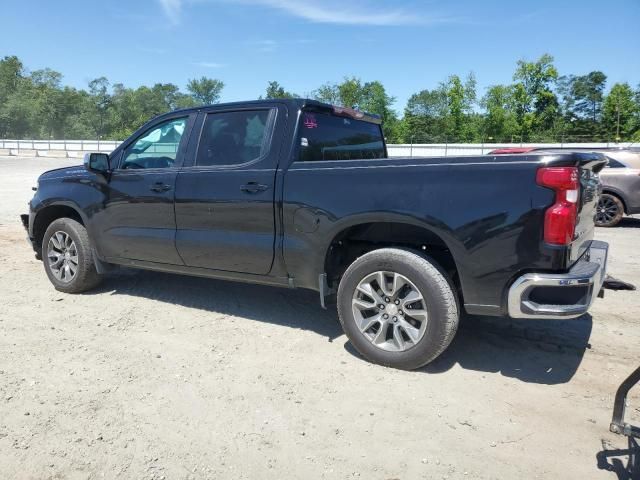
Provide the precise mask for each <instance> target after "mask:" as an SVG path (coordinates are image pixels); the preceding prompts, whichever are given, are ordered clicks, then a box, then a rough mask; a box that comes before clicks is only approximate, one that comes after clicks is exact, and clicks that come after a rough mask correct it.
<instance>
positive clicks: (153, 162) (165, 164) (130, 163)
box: [120, 117, 187, 169]
mask: <svg viewBox="0 0 640 480" xmlns="http://www.w3.org/2000/svg"><path fill="white" fill-rule="evenodd" d="M186 125H187V117H184V118H174V119H172V120H168V121H166V122H163V123H161V124H160V125H156V126H155V127H153V128H152V129H151V130H148V131H147V132H145V133H144V134H143V135H142V137H140V138H138V140H136V141H135V143H133V144H132V145H130V146H129V147H128V148H127V151H126V152H125V155H124V159H123V161H122V166H121V167H120V168H123V169H141V168H170V167H173V164H174V163H175V161H176V157H177V155H178V147H179V146H180V140H181V139H182V134H183V133H184V130H185V127H186Z"/></svg>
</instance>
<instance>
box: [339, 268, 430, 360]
mask: <svg viewBox="0 0 640 480" xmlns="http://www.w3.org/2000/svg"><path fill="white" fill-rule="evenodd" d="M351 303H352V311H353V316H354V319H355V321H356V324H357V326H358V328H359V329H360V332H361V333H362V334H363V335H364V337H365V338H367V339H368V340H369V341H370V342H371V343H372V344H373V345H375V346H376V347H378V348H380V349H382V350H387V351H392V352H403V351H406V350H409V349H410V348H411V347H413V346H415V345H416V344H417V343H418V342H419V341H420V340H421V339H422V337H423V336H424V334H425V331H426V328H427V321H428V315H427V310H426V304H425V301H424V296H423V295H422V293H421V292H420V290H419V289H418V287H416V285H415V284H414V283H413V282H411V280H409V279H408V278H407V277H405V276H404V275H401V274H399V273H396V272H388V271H386V272H385V271H378V272H374V273H371V274H369V275H367V276H366V277H364V278H363V279H362V280H361V281H360V283H358V286H357V287H356V290H355V292H354V294H353V298H352V302H351Z"/></svg>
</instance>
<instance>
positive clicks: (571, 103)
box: [0, 54, 640, 143]
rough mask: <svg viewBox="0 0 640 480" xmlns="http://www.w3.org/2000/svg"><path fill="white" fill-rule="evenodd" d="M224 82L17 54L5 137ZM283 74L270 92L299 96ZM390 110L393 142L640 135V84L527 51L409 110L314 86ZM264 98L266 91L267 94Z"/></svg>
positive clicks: (86, 129)
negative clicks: (29, 65)
mask: <svg viewBox="0 0 640 480" xmlns="http://www.w3.org/2000/svg"><path fill="white" fill-rule="evenodd" d="M223 89H224V82H223V81H221V80H219V79H213V78H206V77H202V78H196V79H191V80H189V81H188V83H187V86H186V92H183V91H181V90H180V88H179V87H178V86H176V85H174V84H171V83H156V84H155V85H153V86H150V87H149V86H141V87H138V88H128V87H126V86H124V85H123V84H121V83H115V84H110V83H109V81H108V79H107V78H105V77H100V78H96V79H94V80H91V81H90V82H89V83H88V85H87V88H86V89H77V88H73V87H70V86H67V85H63V83H62V74H61V73H59V72H56V71H54V70H51V69H48V68H45V69H42V70H34V71H28V70H27V69H26V68H25V66H24V65H23V63H22V62H21V61H20V59H19V58H18V57H16V56H6V57H4V58H3V59H2V60H0V138H12V139H21V138H34V139H48V138H52V139H63V138H67V139H73V138H101V139H112V140H122V139H124V138H126V137H127V136H129V135H130V134H131V133H132V132H133V131H134V130H136V129H137V128H138V127H139V126H140V125H142V124H143V123H144V122H145V121H147V120H148V119H149V118H151V117H153V116H154V115H157V114H160V113H164V112H167V111H170V110H174V109H177V108H185V107H193V106H198V105H208V104H213V103H218V102H219V101H220V97H221V93H222V91H223ZM297 96H298V95H296V94H295V93H292V92H289V91H287V90H286V89H285V88H284V87H283V86H282V85H280V83H279V82H277V81H271V82H269V83H268V85H267V88H266V91H265V93H264V98H293V97H297ZM305 96H306V97H311V98H315V99H317V100H320V101H324V102H328V103H332V104H336V105H342V106H349V107H355V108H358V109H360V110H363V111H366V112H369V113H375V114H378V115H380V116H382V118H383V121H384V131H385V136H386V137H387V141H388V142H389V143H444V142H449V143H458V142H473V143H479V142H485V143H489V142H527V141H529V142H534V141H535V142H547V141H550V142H559V141H564V142H570V141H572V142H575V141H638V140H640V84H638V85H637V86H636V87H635V89H634V88H633V87H632V86H631V85H629V84H628V83H615V84H613V85H611V87H610V88H609V89H607V76H606V75H605V74H604V73H603V72H600V71H593V72H589V73H587V74H584V75H560V74H559V73H558V70H557V68H556V67H555V65H554V60H553V57H552V56H551V55H549V54H544V55H542V56H541V57H540V58H539V59H537V60H535V61H525V60H519V61H518V62H517V64H516V68H515V71H514V74H513V78H512V83H509V84H499V85H491V86H490V87H488V88H487V89H486V91H485V92H484V95H482V96H480V95H479V94H478V91H477V86H476V79H475V76H474V75H473V73H469V74H468V75H467V76H465V77H460V76H458V75H451V76H449V77H448V78H446V79H445V80H444V81H442V82H440V83H439V84H438V85H437V86H436V87H435V88H432V89H428V88H427V89H424V90H422V91H420V92H417V93H414V94H413V95H411V97H410V98H409V100H408V102H407V105H406V106H405V108H404V110H403V112H402V115H398V113H397V112H396V111H395V110H394V108H393V105H394V103H395V97H393V96H391V95H389V93H388V92H387V90H386V89H385V87H384V85H383V84H382V83H381V82H379V81H363V80H361V79H359V78H357V77H347V78H345V79H344V80H343V81H341V82H338V83H326V84H324V85H321V86H319V87H318V88H317V89H316V90H314V91H312V92H310V93H308V94H306V95H305ZM261 98H263V97H261Z"/></svg>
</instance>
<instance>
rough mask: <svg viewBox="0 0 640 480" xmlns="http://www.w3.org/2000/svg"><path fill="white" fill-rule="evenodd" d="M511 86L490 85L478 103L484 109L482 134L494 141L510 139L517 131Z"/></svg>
mask: <svg viewBox="0 0 640 480" xmlns="http://www.w3.org/2000/svg"><path fill="white" fill-rule="evenodd" d="M513 90H514V89H513V87H512V86H507V85H492V86H491V87H489V88H488V90H487V93H486V95H485V96H484V97H483V98H482V101H481V102H480V105H481V106H482V107H483V108H484V109H485V110H486V115H485V117H484V126H483V130H484V134H485V135H486V138H487V139H489V137H491V139H493V140H494V141H496V142H504V141H511V140H512V139H513V137H514V136H515V135H517V133H518V123H517V120H516V115H515V113H514V91H513Z"/></svg>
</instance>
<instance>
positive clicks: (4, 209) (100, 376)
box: [0, 158, 640, 479]
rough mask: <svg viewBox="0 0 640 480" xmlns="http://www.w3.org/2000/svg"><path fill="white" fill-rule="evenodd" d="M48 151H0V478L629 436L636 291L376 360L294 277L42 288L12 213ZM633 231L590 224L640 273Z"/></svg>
mask: <svg viewBox="0 0 640 480" xmlns="http://www.w3.org/2000/svg"><path fill="white" fill-rule="evenodd" d="M65 163H66V164H68V163H69V162H68V161H61V160H53V159H52V160H47V159H16V158H0V179H1V180H2V182H1V183H2V188H1V190H0V264H1V265H2V267H1V268H0V295H1V299H0V479H14V478H16V479H27V478H29V479H30V478H37V479H41V478H54V479H58V478H70V479H85V478H87V479H89V478H91V479H98V478H140V479H163V478H166V479H201V478H203V479H204V478H211V479H213V478H215V479H220V478H233V479H249V478H251V479H255V478H260V479H282V478H328V479H334V478H340V479H350V478H363V479H418V478H429V479H432V478H435V479H440V478H448V479H457V478H481V479H493V478H500V479H506V478H553V479H558V478H562V479H574V478H575V479H592V478H593V479H598V478H603V479H615V478H616V475H615V474H614V473H610V472H607V471H604V470H602V469H599V468H598V461H597V458H596V455H597V454H598V452H601V451H603V450H604V449H607V450H609V449H614V448H624V447H626V442H625V441H624V439H623V438H621V437H616V436H614V435H612V434H610V433H608V425H609V421H610V416H611V406H612V399H613V393H614V392H615V389H616V386H617V385H618V384H619V383H620V381H621V380H622V378H623V377H624V376H626V375H627V374H628V373H630V372H631V371H632V370H633V369H634V368H635V367H636V366H637V365H638V363H639V361H640V360H639V357H640V356H639V350H640V347H639V346H640V319H639V318H638V315H637V314H638V311H639V310H640V294H638V293H636V292H617V293H616V292H607V296H606V298H605V299H604V300H598V301H597V302H596V304H595V306H594V308H593V310H592V315H587V316H584V317H583V318H580V319H578V320H573V321H564V322H562V321H546V322H540V321H513V320H512V321H507V320H491V319H483V318H480V317H477V318H466V319H465V320H464V323H463V325H462V328H461V330H460V332H459V333H458V336H457V337H456V339H455V341H454V343H453V344H452V346H451V348H450V349H449V350H448V351H447V352H446V353H445V354H444V355H443V356H442V357H441V358H440V359H438V360H437V361H436V362H435V363H433V364H432V365H430V366H428V367H427V368H425V369H423V370H421V371H417V372H402V371H396V370H391V369H387V368H383V367H379V366H376V365H371V364H369V363H367V362H365V361H363V360H362V359H360V358H359V357H358V356H357V355H356V354H355V353H354V351H353V350H352V349H351V347H350V346H349V344H348V343H347V341H346V338H345V336H344V335H343V334H342V332H341V330H340V326H339V324H338V321H337V318H336V314H335V312H334V311H332V310H330V311H323V310H321V309H320V308H319V306H318V299H317V295H315V294H314V293H311V292H305V291H291V290H279V289H275V288H269V287H258V286H248V285H241V284H233V283H224V282H219V281H212V280H205V279H198V278H187V277H180V276H172V275H165V274H157V273H147V272H125V273H122V274H119V275H116V276H111V277H109V278H108V279H107V280H106V281H105V282H104V283H103V285H102V286H101V287H100V288H99V289H98V290H97V291H95V292H92V293H90V294H85V295H75V296H72V295H65V294H62V293H59V292H57V291H55V290H54V289H53V288H52V287H51V285H50V284H49V282H48V281H47V279H46V277H45V274H44V272H43V268H42V265H41V263H40V262H38V261H36V260H35V259H34V257H33V252H32V251H31V250H30V247H29V246H28V245H27V243H26V241H25V233H24V231H23V230H22V226H21V225H20V224H19V221H18V214H19V213H22V212H24V211H25V203H26V201H27V200H28V198H29V197H30V196H31V194H32V192H31V190H30V187H31V186H32V185H34V184H35V179H36V177H37V175H38V174H39V173H40V172H42V171H43V170H46V169H48V168H53V167H55V166H63V165H64V164H65ZM639 235H640V219H627V220H625V221H624V224H623V226H622V227H621V228H616V229H613V230H598V233H597V236H598V238H600V239H602V240H606V241H609V242H610V243H611V259H610V272H611V273H613V274H614V275H616V276H618V277H620V278H622V279H625V280H627V281H631V282H633V283H635V284H637V285H640V268H639V267H640V252H638V247H639V245H640V243H639V242H638V237H639ZM632 401H633V402H634V406H633V407H631V408H630V413H631V417H632V419H633V420H634V421H635V422H640V398H638V395H636V396H635V397H634V398H633V399H632ZM601 455H602V454H601ZM619 458H620V460H621V461H622V463H623V464H626V461H627V458H626V457H619ZM611 460H612V459H611V458H610V459H609V461H611ZM620 478H627V477H623V476H621V477H620Z"/></svg>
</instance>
